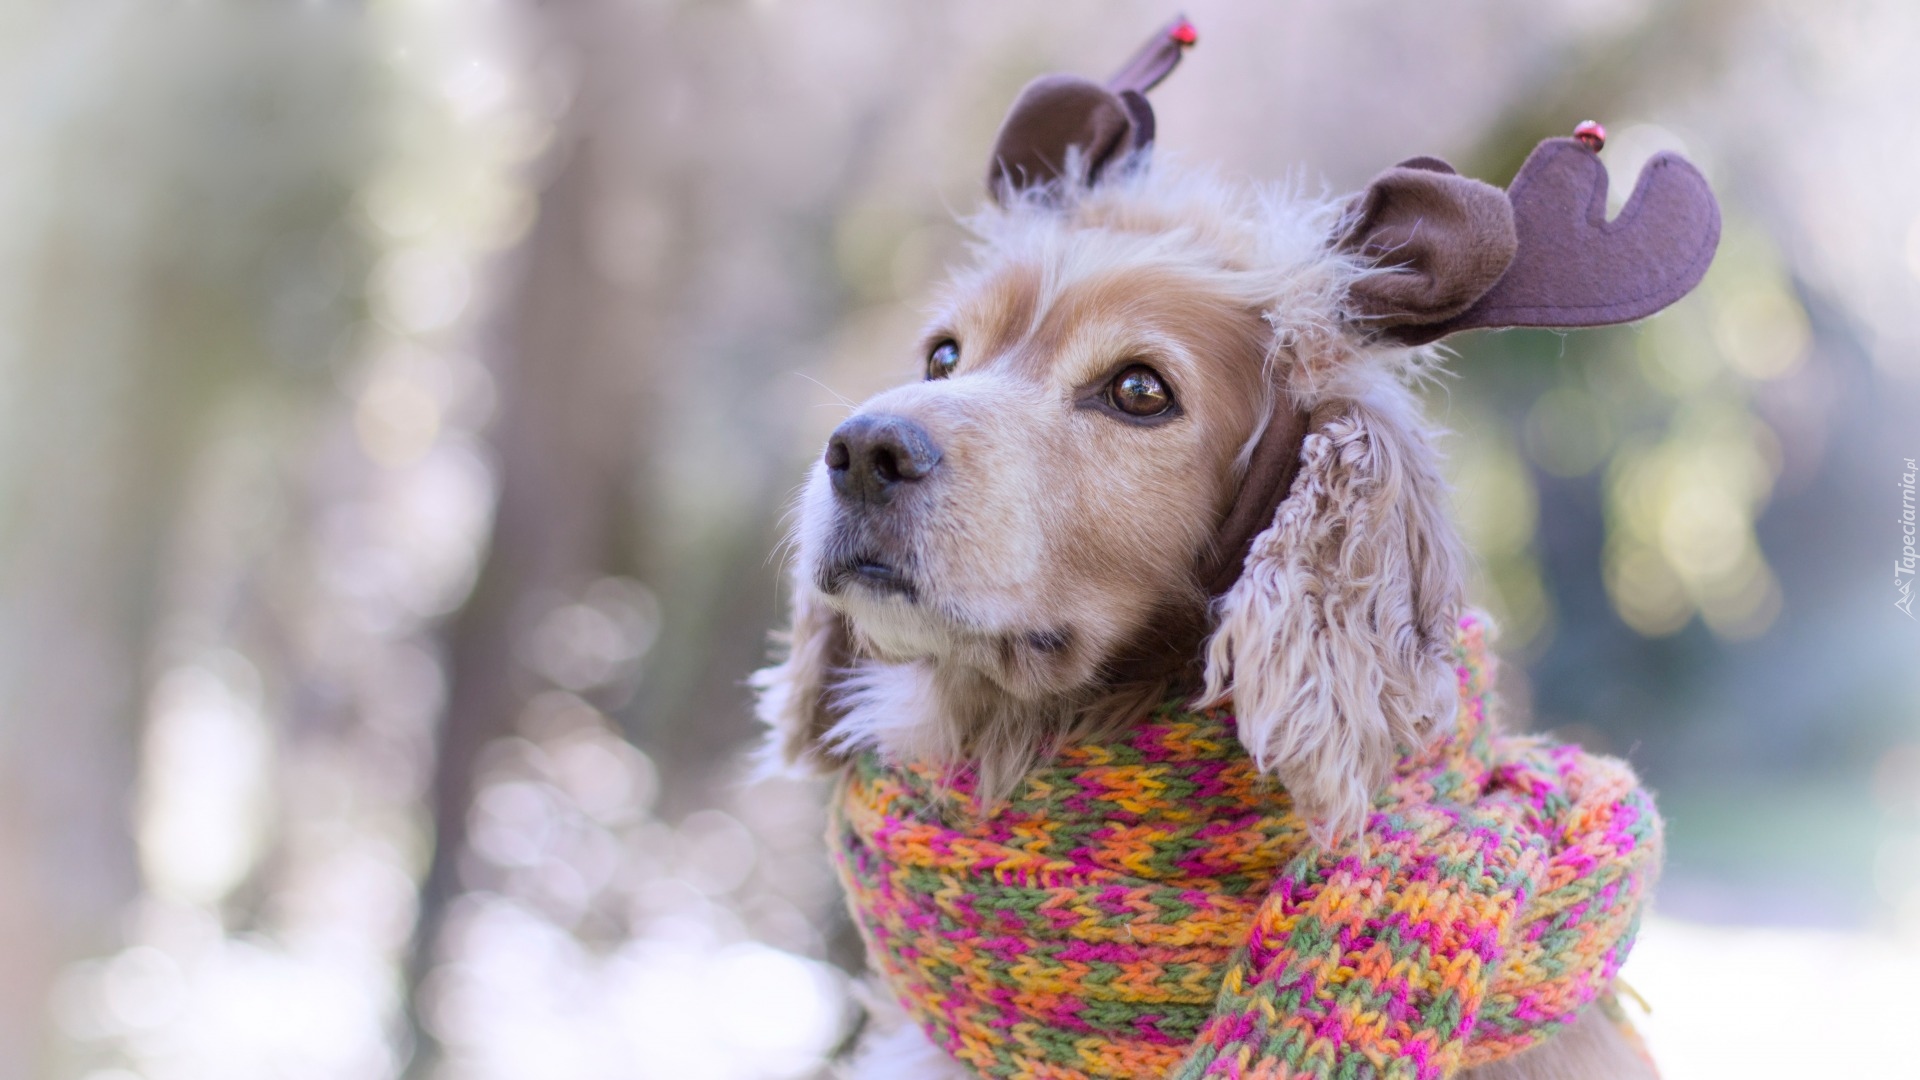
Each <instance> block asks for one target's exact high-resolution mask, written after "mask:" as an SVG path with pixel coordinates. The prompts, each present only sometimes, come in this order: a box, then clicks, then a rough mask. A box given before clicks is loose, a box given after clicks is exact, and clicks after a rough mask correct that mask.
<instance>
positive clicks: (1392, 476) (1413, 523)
mask: <svg viewBox="0 0 1920 1080" xmlns="http://www.w3.org/2000/svg"><path fill="white" fill-rule="evenodd" d="M1435 459H1436V454H1435V452H1434V450H1433V447H1432V445H1431V442H1430V440H1429V438H1428V435H1427V433H1426V431H1425V429H1424V427H1423V426H1422V424H1421V423H1420V421H1419V420H1418V419H1417V412H1416V407H1415V405H1414V403H1413V402H1412V400H1411V395H1410V394H1407V393H1405V392H1401V391H1384V392H1381V391H1376V392H1375V393H1373V394H1369V395H1367V396H1366V397H1364V398H1362V399H1359V400H1342V401H1336V402H1331V403H1328V404H1325V405H1322V406H1321V407H1320V408H1318V409H1316V410H1315V413H1314V416H1313V420H1312V423H1311V428H1310V430H1309V433H1308V435H1307V437H1306V440H1305V443H1304V444H1303V446H1302V448H1301V463H1300V471H1299V473H1298V475H1297V476H1296V477H1295V478H1294V482H1293V487H1292V489H1291V491H1290V493H1289V495H1288V497H1287V498H1286V499H1285V500H1284V501H1282V502H1281V504H1280V508H1279V511H1278V512H1277V513H1276V514H1275V517H1274V522H1273V525H1272V526H1271V527H1270V528H1268V529H1267V530H1266V531H1265V532H1263V533H1261V534H1260V535H1259V536H1258V537H1256V538H1255V539H1254V542H1253V548H1252V550H1251V551H1250V552H1248V555H1247V561H1246V566H1245V570H1244V571H1243V573H1242V574H1241V576H1240V579H1239V581H1238V582H1236V583H1235V584H1234V586H1233V588H1232V589H1230V590H1229V591H1228V592H1227V594H1226V595H1225V596H1224V597H1222V598H1221V599H1220V601H1219V602H1218V605H1217V611H1218V615H1219V622H1218V625H1217V628H1216V629H1215V631H1214V634H1213V636H1212V638H1211V640H1210V641H1209V642H1208V645H1207V653H1206V687H1205V690H1204V692H1203V697H1202V701H1201V703H1200V704H1202V705H1215V704H1219V703H1221V702H1223V701H1225V700H1227V699H1228V698H1229V697H1231V699H1232V701H1233V707H1234V712H1235V715H1236V717H1237V719H1238V722H1239V733H1240V739H1241V741H1242V742H1243V743H1245V745H1246V747H1247V749H1248V751H1249V752H1250V753H1251V754H1252V755H1253V757H1254V760H1255V761H1256V762H1258V763H1259V765H1260V767H1261V769H1262V770H1263V771H1266V772H1268V773H1271V774H1272V775H1274V776H1276V777H1277V778H1278V779H1279V780H1280V781H1281V782H1282V783H1283V784H1285V785H1286V787H1287V790H1288V792H1289V794H1291V795H1292V796H1293V798H1294V801H1295V803H1296V805H1298V806H1299V808H1300V810H1301V813H1302V814H1303V815H1304V816H1305V817H1306V818H1307V819H1308V820H1309V821H1310V822H1312V823H1313V828H1314V831H1315V834H1316V835H1317V836H1318V837H1319V839H1321V840H1322V841H1325V842H1331V841H1332V840H1334V839H1336V838H1338V837H1340V836H1342V835H1347V834H1351V833H1356V832H1358V831H1360V829H1361V827H1362V826H1363V825H1364V824H1365V823H1366V815H1367V809H1368V807H1369V805H1370V804H1371V802H1372V798H1373V793H1374V792H1375V791H1377V790H1378V789H1379V787H1380V785H1381V784H1382V783H1384V782H1385V780H1386V778H1387V775H1388V772H1389V770H1391V768H1392V766H1393V762H1394V760H1395V757H1396V754H1395V747H1396V746H1402V745H1405V746H1418V745H1420V744H1422V743H1424V742H1425V741H1426V740H1427V739H1429V738H1431V737H1432V736H1433V734H1435V733H1436V732H1437V731H1440V730H1442V729H1444V728H1445V726H1446V725H1448V724H1449V723H1451V722H1452V719H1453V714H1454V708H1455V704H1454V703H1455V695H1456V693H1457V689H1456V687H1455V685H1454V683H1455V677H1454V672H1453V666H1452V663H1451V662H1450V660H1449V650H1450V648H1451V646H1452V641H1453V631H1454V625H1455V623H1456V621H1457V620H1458V617H1459V613H1460V610H1461V595H1462V589H1463V586H1462V558H1461V555H1460V553H1459V548H1458V541H1457V539H1456V538H1455V535H1454V532H1453V529H1452V526H1451V525H1450V523H1449V522H1448V520H1447V518H1446V515H1445V512H1444V510H1445V508H1444V506H1443V505H1442V500H1443V492H1444V491H1445V487H1444V485H1443V483H1442V481H1441V478H1440V476H1439V473H1438V470H1437V469H1436V467H1435V464H1436V460H1435Z"/></svg>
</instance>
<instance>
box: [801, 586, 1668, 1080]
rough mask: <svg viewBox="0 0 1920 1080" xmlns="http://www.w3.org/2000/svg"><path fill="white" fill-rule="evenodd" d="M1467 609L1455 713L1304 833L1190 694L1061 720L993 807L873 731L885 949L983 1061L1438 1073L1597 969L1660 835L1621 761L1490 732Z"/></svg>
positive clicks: (858, 825) (1538, 1021)
mask: <svg viewBox="0 0 1920 1080" xmlns="http://www.w3.org/2000/svg"><path fill="white" fill-rule="evenodd" d="M1483 637H1484V634H1483V629H1482V625H1481V623H1480V622H1479V621H1477V620H1475V619H1465V620H1462V622H1461V625H1460V636H1459V643H1458V646H1457V650H1456V662H1457V666H1458V671H1459V681H1460V708H1459V713H1458V718H1457V723H1456V724H1455V725H1454V726H1453V729H1452V730H1451V731H1450V732H1449V733H1447V734H1446V735H1443V736H1441V737H1439V738H1438V739H1437V740H1436V741H1435V742H1434V743H1433V744H1432V745H1430V746H1428V747H1426V748H1424V749H1421V750H1419V751H1416V752H1409V753H1407V754H1406V755H1405V756H1404V757H1403V759H1402V760H1401V762H1400V763H1399V765H1398V767H1397V768H1396V770H1395V773H1394V776H1393V779H1392V780H1391V781H1390V783H1389V784H1388V786H1387V787H1386V789H1385V790H1384V791H1383V792H1382V793H1381V794H1380V796H1379V798H1378V799H1377V800H1376V801H1375V804H1374V807H1373V812H1372V814H1371V816H1370V818H1369V820H1368V823H1367V826H1366V829H1365V830H1364V832H1363V833H1362V834H1361V835H1359V836H1356V837H1352V838H1349V839H1347V840H1345V841H1342V842H1340V843H1339V844H1337V845H1335V846H1333V847H1331V848H1328V847H1323V846H1319V845H1316V844H1314V843H1313V842H1312V841H1311V840H1310V839H1309V837H1308V835H1307V828H1306V822H1304V821H1303V820H1302V819H1301V818H1300V817H1299V816H1298V815H1297V814H1296V813H1295V812H1294V810H1293V808H1292V805H1291V803H1290V802H1289V800H1288V798H1287V795H1286V792H1285V791H1284V790H1283V789H1281V788H1280V787H1279V786H1278V785H1277V784H1276V783H1274V782H1273V781H1271V780H1268V779H1266V778H1264V777H1262V776H1260V775H1259V774H1258V773H1257V772H1256V770H1255V769H1254V767H1253V763H1252V762H1251V760H1250V759H1249V758H1248V757H1247V754H1246V752H1245V751H1244V750H1242V749H1241V747H1240V744H1239V743H1238V742H1237V741H1236V740H1235V738H1234V719H1233V716H1232V714H1231V707H1230V706H1229V707H1228V708H1224V709H1217V710H1211V711H1208V712H1204V713H1193V712H1186V711H1183V710H1182V709H1180V708H1179V707H1178V706H1173V705H1170V706H1167V707H1164V708H1162V709H1161V710H1159V711H1158V712H1157V713H1156V714H1155V715H1154V716H1153V717H1152V718H1151V720H1150V721H1149V722H1147V723H1144V724H1142V725H1140V726H1139V727H1136V728H1134V729H1132V730H1130V731H1128V732H1127V733H1126V734H1125V735H1124V736H1123V737H1121V738H1120V739H1118V740H1117V741H1114V742H1110V743H1105V744H1100V745H1075V746H1073V747H1070V748H1068V749H1067V750H1065V751H1064V752H1062V753H1061V754H1060V755H1059V756H1058V757H1057V758H1056V759H1054V760H1053V761H1052V762H1051V763H1049V764H1048V765H1046V766H1044V767H1042V768H1040V769H1038V770H1036V771H1034V772H1033V773H1032V774H1031V775H1030V776H1029V777H1028V779H1027V780H1026V782H1025V783H1024V785H1023V787H1022V788H1021V790H1020V791H1019V792H1017V793H1016V795H1015V796H1014V798H1013V799H1012V800H1011V802H1010V803H1008V804H1002V805H1000V806H998V807H995V808H993V810H992V812H991V813H990V814H987V815H984V816H983V815H982V813H981V807H980V806H979V805H978V801H977V800H976V799H975V797H974V795H973V785H972V778H971V776H970V775H968V774H967V773H965V772H962V773H960V774H958V775H953V774H946V773H943V772H942V771H941V770H939V769H937V768H935V767H932V766H929V765H920V764H909V765H901V764H889V763H887V762H884V761H882V760H881V759H880V758H878V757H877V756H875V755H873V754H866V755H863V756H861V757H860V758H859V759H858V760H857V761H856V762H855V763H854V765H853V767H852V768H851V769H850V770H848V772H847V774H846V776H845V778H844V779H843V780H842V782H841V785H840V787H839V788H838V790H837V797H836V799H835V805H834V813H833V820H832V825H831V833H830V836H829V840H830V843H831V845H832V848H833V854H834V860H835V863H836V866H837V868H838V870H839V872H840V875H841V879H842V881H843V882H844V884H845V885H846V889H847V893H848V896H849V899H850V903H851V905H852V908H853V912H854V916H855V919H856V921H857V922H858V923H859V925H860V928H861V932H862V934H863V935H864V936H865V938H866V943H867V948H868V952H869V955H870V957H871V958H872V961H873V963H874V965H875V966H876V967H877V969H878V970H879V972H880V973H881V974H882V975H883V976H884V978H885V979H886V981H887V983H888V985H889V986H890V987H891V989H892V991H893V992H894V994H895V995H896V996H897V997H898V998H899V1000H900V1001H901V1003H902V1004H903V1005H904V1006H905V1008H906V1009H907V1010H908V1012H909V1013H910V1014H911V1015H912V1016H913V1018H914V1019H915V1020H916V1021H917V1022H918V1023H919V1024H920V1026H921V1027H922V1028H923V1029H924V1030H925V1031H926V1033H927V1035H928V1036H929V1037H930V1038H931V1039H932V1040H933V1042H934V1043H935V1045H937V1046H939V1047H941V1048H943V1049H944V1050H946V1051H947V1052H948V1053H949V1054H951V1055H952V1056H953V1057H955V1058H956V1059H958V1060H959V1061H961V1062H963V1063H965V1064H966V1065H968V1066H970V1067H971V1068H972V1069H973V1070H974V1071H976V1072H978V1073H979V1074H981V1075H982V1076H987V1077H1018V1078H1037V1080H1081V1078H1089V1080H1092V1078H1108V1077H1113V1078H1118V1077H1137V1078H1141V1080H1146V1078H1161V1077H1179V1078H1199V1077H1233V1078H1244V1080H1255V1078H1258V1080H1289V1078H1308V1077H1311V1078H1314V1080H1321V1078H1329V1080H1331V1078H1339V1080H1368V1078H1383V1080H1402V1078H1405V1080H1416V1078H1417V1080H1432V1078H1440V1077H1446V1076H1451V1075H1453V1074H1454V1073H1455V1072H1457V1071H1458V1070H1459V1069H1461V1068H1464V1067H1471V1066H1474V1065H1478V1064H1483V1063H1486V1062H1490V1061H1493V1060H1496V1059H1499V1058H1501V1057H1505V1056H1507V1055H1509V1054H1512V1053H1515V1052H1518V1051H1520V1050H1523V1049H1525V1048H1526V1047H1528V1046H1530V1045H1532V1044H1533V1043H1535V1042H1536V1041H1538V1040H1540V1039H1543V1038H1546V1037H1547V1036H1549V1035H1551V1034H1553V1033H1554V1032H1555V1031H1557V1030H1559V1029H1560V1028H1562V1027H1564V1026H1565V1025H1566V1024H1568V1023H1570V1022H1571V1021H1572V1020H1573V1019H1574V1018H1575V1016H1576V1015H1577V1014H1578V1013H1579V1012H1580V1011H1581V1010H1582V1009H1583V1008H1584V1007H1585V1006H1587V1005H1588V1004H1590V1003H1591V1002H1593V1001H1595V1000H1596V999H1597V998H1600V997H1602V996H1603V995H1607V994H1609V993H1610V992H1611V987H1612V983H1613V979H1614V975H1615V973H1616V972H1617V971H1618V970H1619V967H1620V964H1621V962H1622V961H1624V960H1625V959H1626V956H1627V951H1628V949H1629V948H1630V947H1631V945H1632V942H1633V937H1634V933H1635V930H1636V929H1637V926H1638V922H1639V912H1640V907H1641V901H1642V900H1643V899H1644V897H1645V896H1646V894H1647V891H1648V889H1649V888H1650V886H1651V884H1652V880H1653V877H1654V875H1655V874H1656V872H1657V870H1658V867H1659V861H1660V842H1661V826H1660V820H1659V818H1658V816H1657V815H1656V814H1655V811H1654V807H1653V801H1652V799H1651V797H1650V796H1649V795H1648V794H1647V793H1646V792H1645V791H1644V790H1642V789H1641V788H1640V787H1639V786H1638V784H1637V782H1636V781H1635V779H1634V776H1633V774H1632V772H1631V771H1630V770H1629V769H1628V767H1627V766H1626V765H1625V764H1624V763H1622V762H1619V761H1616V760H1613V759H1611V758H1605V757H1598V756H1595V755H1592V754H1588V753H1586V752H1585V751H1583V750H1581V749H1579V748H1578V747H1574V746H1563V745H1554V744H1552V743H1549V742H1547V741H1544V740H1542V739H1539V738H1534V737H1521V736H1512V735H1506V734H1502V733H1500V732H1498V731H1497V729H1496V725H1495V724H1494V723H1493V720H1492V717H1491V715H1490V700H1489V699H1490V694H1491V690H1492V670H1491V666H1490V662H1489V660H1488V657H1487V653H1486V648H1485V642H1484V640H1483Z"/></svg>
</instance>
